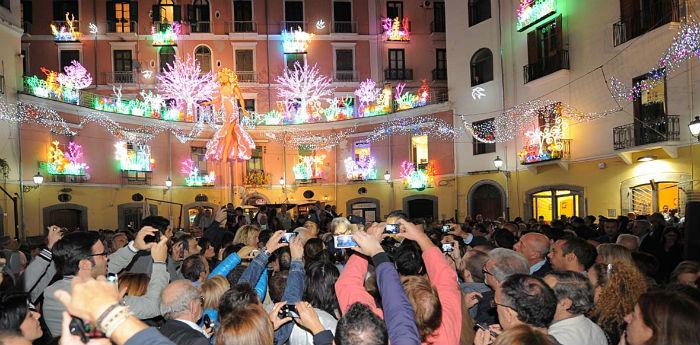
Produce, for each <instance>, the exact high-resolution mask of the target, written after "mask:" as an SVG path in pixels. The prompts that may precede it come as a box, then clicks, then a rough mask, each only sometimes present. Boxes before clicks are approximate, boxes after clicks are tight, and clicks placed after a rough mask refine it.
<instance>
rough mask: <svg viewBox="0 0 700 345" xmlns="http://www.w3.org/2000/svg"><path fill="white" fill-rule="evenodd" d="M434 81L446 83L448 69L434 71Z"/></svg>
mask: <svg viewBox="0 0 700 345" xmlns="http://www.w3.org/2000/svg"><path fill="white" fill-rule="evenodd" d="M432 73H433V80H439V81H444V80H447V69H444V68H436V69H434V70H433V72H432Z"/></svg>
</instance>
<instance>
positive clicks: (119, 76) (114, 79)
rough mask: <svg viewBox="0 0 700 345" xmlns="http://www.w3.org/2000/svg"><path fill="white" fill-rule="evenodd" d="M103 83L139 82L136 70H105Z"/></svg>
mask: <svg viewBox="0 0 700 345" xmlns="http://www.w3.org/2000/svg"><path fill="white" fill-rule="evenodd" d="M102 82H103V84H132V83H136V82H138V77H137V75H136V72H134V71H128V72H103V73H102Z"/></svg>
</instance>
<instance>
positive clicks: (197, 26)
mask: <svg viewBox="0 0 700 345" xmlns="http://www.w3.org/2000/svg"><path fill="white" fill-rule="evenodd" d="M190 30H191V31H192V32H193V33H206V32H211V22H202V21H199V22H191V23H190Z"/></svg>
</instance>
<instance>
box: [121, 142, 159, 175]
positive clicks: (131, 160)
mask: <svg viewBox="0 0 700 345" xmlns="http://www.w3.org/2000/svg"><path fill="white" fill-rule="evenodd" d="M114 149H115V155H114V157H115V159H116V160H118V161H119V167H120V169H121V170H124V171H127V170H128V171H152V170H153V166H154V164H155V160H154V159H152V158H151V147H150V146H148V145H144V144H133V148H132V149H129V148H128V145H127V143H126V142H125V141H118V142H117V143H115V144H114Z"/></svg>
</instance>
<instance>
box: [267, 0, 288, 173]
mask: <svg viewBox="0 0 700 345" xmlns="http://www.w3.org/2000/svg"><path fill="white" fill-rule="evenodd" d="M267 1H268V0H265V58H266V59H267V111H270V108H272V102H271V95H272V85H270V27H269V25H268V21H267V6H268V4H267ZM285 181H287V180H286V179H285Z"/></svg>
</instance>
